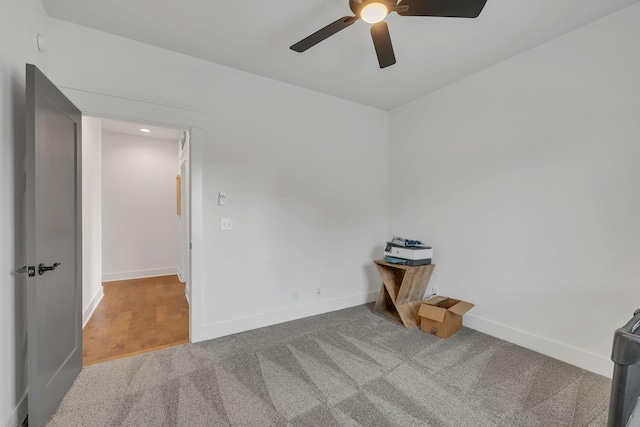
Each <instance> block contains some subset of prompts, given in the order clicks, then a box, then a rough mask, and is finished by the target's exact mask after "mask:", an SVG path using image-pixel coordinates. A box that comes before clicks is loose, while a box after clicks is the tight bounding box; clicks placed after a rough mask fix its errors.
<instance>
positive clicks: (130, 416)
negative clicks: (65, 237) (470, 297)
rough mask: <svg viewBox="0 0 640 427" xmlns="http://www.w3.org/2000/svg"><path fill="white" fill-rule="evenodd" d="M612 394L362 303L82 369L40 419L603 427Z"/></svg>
mask: <svg viewBox="0 0 640 427" xmlns="http://www.w3.org/2000/svg"><path fill="white" fill-rule="evenodd" d="M609 391H610V381H609V380H608V379H607V378H604V377H602V376H599V375H595V374H592V373H589V372H587V371H584V370H582V369H579V368H576V367H574V366H571V365H568V364H565V363H562V362H559V361H557V360H554V359H550V358H548V357H546V356H543V355H541V354H538V353H535V352H533V351H530V350H526V349H524V348H522V347H518V346H516V345H513V344H510V343H507V342H505V341H501V340H499V339H496V338H493V337H490V336H487V335H484V334H482V333H479V332H475V331H473V330H470V329H466V328H464V329H463V330H462V331H460V332H459V333H458V334H456V335H454V336H453V337H452V338H449V339H446V340H443V339H440V338H437V337H434V336H431V335H427V334H425V333H422V332H420V331H419V330H417V329H414V330H407V329H404V328H403V327H400V326H397V325H395V324H393V323H390V322H389V321H387V320H384V319H381V318H379V317H377V316H375V315H373V314H372V313H371V305H365V306H359V307H354V308H350V309H347V310H341V311H337V312H333V313H327V314H323V315H320V316H315V317H310V318H307V319H301V320H297V321H294V322H288V323H284V324H281V325H276V326H271V327H267V328H263V329H258V330H254V331H249V332H245V333H241V334H237V335H232V336H229V337H224V338H219V339H216V340H211V341H207V342H204V343H199V344H186V345H181V346H178V347H173V348H169V349H166V350H160V351H156V352H152V353H147V354H143V355H140V356H134V357H130V358H127V359H121V360H116V361H113V362H107V363H102V364H98V365H93V366H89V367H86V368H85V369H84V370H83V371H82V373H81V374H80V376H79V377H78V379H77V380H76V382H75V384H74V385H73V387H72V388H71V390H70V391H69V393H68V394H67V396H66V397H65V399H64V400H63V402H62V404H61V405H60V407H59V408H58V410H57V412H56V413H55V415H54V416H53V418H52V419H51V421H50V423H49V424H48V425H49V426H51V427H58V426H59V427H63V426H64V427H69V426H265V427H267V426H292V427H293V426H296V427H297V426H322V427H325V426H354V427H355V426H362V427H374V426H381V427H382V426H408V427H415V426H456V427H467V426H469V427H471V426H518V427H527V426H580V427H587V426H604V425H606V415H607V407H608V400H609Z"/></svg>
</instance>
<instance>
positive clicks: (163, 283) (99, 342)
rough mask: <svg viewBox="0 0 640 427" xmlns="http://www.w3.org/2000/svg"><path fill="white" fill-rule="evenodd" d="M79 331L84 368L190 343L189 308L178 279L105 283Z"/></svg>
mask: <svg viewBox="0 0 640 427" xmlns="http://www.w3.org/2000/svg"><path fill="white" fill-rule="evenodd" d="M103 287H104V297H103V298H102V301H100V304H99V305H98V307H97V308H96V310H95V312H94V313H93V316H92V317H91V319H90V320H89V322H88V323H87V325H86V326H85V328H84V330H83V331H82V339H83V348H82V362H83V364H84V365H85V366H86V365H92V364H94V363H100V362H106V361H108V360H113V359H119V358H121V357H127V356H133V355H135V354H140V353H145V352H147V351H152V350H159V349H161V348H166V347H171V346H174V345H178V344H184V343H186V342H189V305H188V303H187V299H186V297H185V293H184V292H185V287H184V283H181V282H180V281H179V280H178V277H177V276H175V275H174V276H161V277H149V278H144V279H132V280H121V281H117V282H105V283H103Z"/></svg>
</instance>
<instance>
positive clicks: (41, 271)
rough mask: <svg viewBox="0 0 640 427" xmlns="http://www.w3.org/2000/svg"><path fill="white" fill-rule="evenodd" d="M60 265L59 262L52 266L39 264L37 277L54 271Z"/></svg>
mask: <svg viewBox="0 0 640 427" xmlns="http://www.w3.org/2000/svg"><path fill="white" fill-rule="evenodd" d="M59 265H60V263H59V262H55V263H53V265H44V264H40V265H39V266H38V274H39V275H41V276H42V275H43V274H44V273H46V272H47V271H53V270H55V269H56V268H57V267H58V266H59Z"/></svg>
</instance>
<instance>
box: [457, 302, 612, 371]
mask: <svg viewBox="0 0 640 427" xmlns="http://www.w3.org/2000/svg"><path fill="white" fill-rule="evenodd" d="M463 323H464V326H466V327H469V328H471V329H475V330H476V331H479V332H482V333H485V334H487V335H491V336H493V337H496V338H500V339H503V340H505V341H508V342H510V343H513V344H516V345H519V346H522V347H525V348H528V349H530V350H533V351H536V352H538V353H541V354H544V355H545V356H549V357H553V358H554V359H558V360H561V361H563V362H566V363H569V364H571V365H574V366H578V367H579V368H582V369H586V370H587V371H591V372H594V373H596V374H600V375H603V376H605V377H607V378H611V377H612V376H613V362H612V361H611V360H610V359H608V358H606V357H603V356H599V355H597V354H594V353H590V352H588V351H585V350H580V349H578V348H574V347H571V346H568V345H566V344H562V343H559V342H556V341H553V340H550V339H548V338H543V337H540V336H537V335H533V334H531V333H529V332H525V331H521V330H519V329H515V328H512V327H510V326H506V325H503V324H501V323H497V322H494V321H492V320H487V319H483V318H481V317H477V316H474V315H473V314H466V315H465V316H464V317H463Z"/></svg>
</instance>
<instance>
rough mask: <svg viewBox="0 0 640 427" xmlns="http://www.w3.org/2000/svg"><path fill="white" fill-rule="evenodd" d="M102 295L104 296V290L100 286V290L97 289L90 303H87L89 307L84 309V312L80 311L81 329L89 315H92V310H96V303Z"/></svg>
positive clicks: (89, 317)
mask: <svg viewBox="0 0 640 427" xmlns="http://www.w3.org/2000/svg"><path fill="white" fill-rule="evenodd" d="M103 296H104V290H103V289H102V286H100V290H99V291H98V293H97V294H96V296H95V297H93V299H92V300H91V303H90V304H89V307H87V309H86V310H85V311H84V313H82V328H83V329H84V327H85V326H87V322H88V321H89V319H91V316H92V315H93V312H94V311H96V308H97V307H98V304H100V301H102V297H103Z"/></svg>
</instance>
